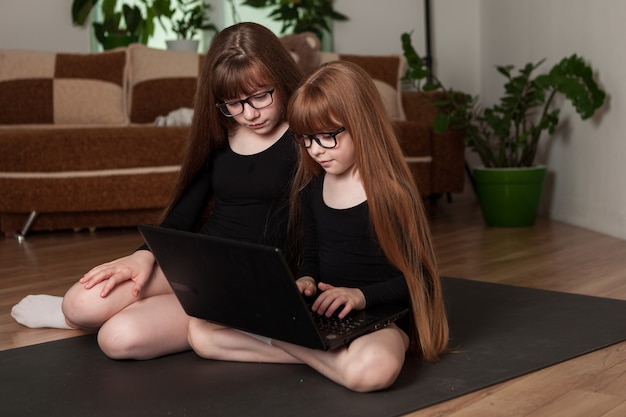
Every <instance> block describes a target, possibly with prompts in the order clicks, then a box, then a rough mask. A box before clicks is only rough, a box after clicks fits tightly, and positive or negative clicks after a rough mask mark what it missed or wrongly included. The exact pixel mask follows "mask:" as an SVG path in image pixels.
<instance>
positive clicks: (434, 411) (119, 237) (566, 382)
mask: <svg viewBox="0 0 626 417" xmlns="http://www.w3.org/2000/svg"><path fill="white" fill-rule="evenodd" d="M432 231H433V234H434V238H435V244H436V248H437V253H438V257H439V263H440V269H441V272H442V274H443V275H447V276H453V277H460V278H468V279H474V280H481V281H489V282H500V283H506V284H512V285H520V286H527V287H534V288H542V289H550V290H557V291H564V292H571V293H578V294H586V295H595V296H601V297H609V298H617V299H624V300H626V241H623V240H619V239H615V238H612V237H609V236H606V235H602V234H598V233H594V232H591V231H588V230H583V229H580V228H576V227H572V226H569V225H566V224H562V223H558V222H554V221H549V220H547V219H539V220H538V222H537V224H536V225H535V226H534V227H530V228H519V229H495V228H487V227H485V226H484V225H483V222H482V218H481V215H480V211H479V208H478V206H477V203H476V202H475V199H474V196H473V195H472V194H471V192H466V193H464V194H463V195H456V196H454V197H453V201H452V202H451V203H448V202H446V201H445V200H442V201H440V202H439V203H438V207H437V209H436V210H435V212H434V213H433V216H432ZM140 242H141V240H140V237H139V236H138V234H137V232H135V231H134V230H99V231H96V232H94V233H90V232H87V231H83V232H78V233H74V232H55V233H33V234H31V235H29V236H28V237H27V239H26V241H25V242H24V243H22V244H20V243H18V242H17V241H16V240H13V239H9V238H0V350H4V349H10V348H14V347H19V346H26V345H30V344H35V343H41V342H45V341H50V340H56V339H60V338H65V337H71V336H76V335H79V334H82V333H81V332H78V331H67V330H65V331H64V330H48V329H44V330H42V329H39V330H37V329H26V328H24V327H22V326H20V325H18V324H16V323H15V322H14V321H13V320H12V318H11V317H10V315H9V311H10V308H11V306H12V305H13V304H15V303H16V302H17V301H19V300H20V299H21V298H22V297H23V296H25V295H27V294H36V293H47V294H55V295H63V293H64V292H65V290H66V289H67V288H68V287H69V286H70V285H71V284H72V283H73V282H75V281H76V280H77V279H78V278H79V277H80V276H81V275H82V274H83V273H84V272H85V271H86V270H88V269H89V268H90V267H92V266H94V265H97V264H99V263H101V262H105V261H108V260H111V259H114V258H117V257H119V256H122V255H125V254H127V253H128V252H130V251H132V250H134V249H135V248H136V247H137V246H138V245H139V244H140ZM476 308H480V306H476ZM615 319H616V320H624V319H626V318H624V317H616V318H615ZM425 416H453V417H466V416H480V417H489V416H498V417H500V416H507V417H511V416H526V417H534V416H550V417H552V416H568V417H571V416H581V417H595V416H598V417H599V416H603V417H623V416H626V343H621V344H617V345H614V346H611V347H608V348H606V349H603V350H600V351H597V352H594V353H591V354H588V355H585V356H582V357H580V358H577V359H573V360H570V361H567V362H564V363H562V364H558V365H555V366H552V367H549V368H547V369H544V370H541V371H538V372H535V373H532V374H530V375H527V376H524V377H520V378H517V379H514V380H511V381H508V382H505V383H502V384H500V385H496V386H493V387H490V388H487V389H484V390H482V391H479V392H476V393H473V394H469V395H466V396H463V397H460V398H457V399H454V400H451V401H448V402H445V403H442V404H439V405H436V406H433V407H430V408H427V409H424V410H420V411H417V412H414V413H411V414H410V415H409V417H425Z"/></svg>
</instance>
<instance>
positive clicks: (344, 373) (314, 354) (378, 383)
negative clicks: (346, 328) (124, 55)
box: [272, 325, 409, 392]
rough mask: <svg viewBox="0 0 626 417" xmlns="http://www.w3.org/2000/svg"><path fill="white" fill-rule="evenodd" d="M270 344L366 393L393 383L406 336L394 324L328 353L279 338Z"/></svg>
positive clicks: (353, 388) (406, 343) (405, 345)
mask: <svg viewBox="0 0 626 417" xmlns="http://www.w3.org/2000/svg"><path fill="white" fill-rule="evenodd" d="M272 345H274V346H277V347H280V348H281V349H283V350H284V351H285V352H287V353H289V354H290V355H292V356H294V357H295V358H297V359H299V360H300V361H302V362H303V363H306V364H307V365H309V366H310V367H312V368H313V369H315V370H317V371H318V372H319V373H321V374H322V375H324V376H326V377H327V378H329V379H331V380H333V381H335V382H336V383H338V384H340V385H343V386H344V387H346V388H349V389H351V390H353V391H358V392H369V391H376V390H381V389H384V388H387V387H389V386H390V385H391V384H393V382H394V381H395V380H396V378H397V377H398V375H399V374H400V370H401V369H402V366H403V364H404V356H405V352H406V350H407V348H408V345H409V339H408V337H407V335H406V334H405V333H404V332H403V331H402V330H400V329H399V328H398V327H397V326H396V325H392V326H389V327H387V328H384V329H381V330H378V331H376V332H373V333H370V334H367V335H365V336H361V337H359V338H358V339H356V340H355V341H353V342H352V343H351V344H350V345H349V346H348V347H345V348H341V349H337V350H333V351H330V352H329V351H322V350H315V349H309V348H306V347H303V346H297V345H293V344H290V343H286V342H281V341H279V340H272Z"/></svg>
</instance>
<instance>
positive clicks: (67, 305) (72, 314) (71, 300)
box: [61, 284, 106, 329]
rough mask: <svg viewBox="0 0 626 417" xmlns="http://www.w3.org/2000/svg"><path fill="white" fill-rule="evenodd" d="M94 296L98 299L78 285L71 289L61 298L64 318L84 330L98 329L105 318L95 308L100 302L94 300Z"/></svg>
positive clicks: (96, 295)
mask: <svg viewBox="0 0 626 417" xmlns="http://www.w3.org/2000/svg"><path fill="white" fill-rule="evenodd" d="M94 295H95V297H98V298H100V296H99V295H98V294H97V293H96V292H93V293H92V292H91V291H87V290H85V289H84V288H83V286H82V285H80V284H76V285H74V286H73V287H71V288H70V289H69V290H68V291H67V293H66V294H65V296H64V297H63V304H62V305H61V308H62V310H63V315H64V316H65V318H66V319H67V320H68V321H69V322H71V323H73V324H75V325H76V326H78V327H81V328H84V329H97V328H98V327H100V326H101V325H102V323H104V321H105V320H106V318H104V317H103V316H102V313H101V312H100V311H99V309H98V308H97V305H98V304H99V303H98V302H99V301H100V300H94Z"/></svg>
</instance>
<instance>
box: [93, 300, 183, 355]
mask: <svg viewBox="0 0 626 417" xmlns="http://www.w3.org/2000/svg"><path fill="white" fill-rule="evenodd" d="M188 323H189V316H187V314H185V311H184V310H183V308H182V307H181V305H180V303H179V302H178V299H177V298H176V296H175V295H174V294H165V295H156V296H153V297H147V298H144V299H142V300H139V301H136V302H134V303H132V304H130V305H129V306H128V307H126V308H124V309H123V310H122V311H120V312H119V313H117V314H115V315H114V316H113V317H111V319H109V320H108V321H106V322H105V323H104V324H103V325H102V327H101V328H100V331H99V332H98V343H99V344H100V348H101V349H102V351H103V352H104V353H105V354H106V355H107V356H109V357H110V358H112V359H139V360H145V359H153V358H157V357H159V356H163V355H167V354H171V353H177V352H182V351H185V350H189V348H190V347H189V343H188V342H187V328H188Z"/></svg>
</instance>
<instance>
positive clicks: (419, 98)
mask: <svg viewBox="0 0 626 417" xmlns="http://www.w3.org/2000/svg"><path fill="white" fill-rule="evenodd" d="M444 94H445V93H443V92H441V91H435V92H428V93H423V92H404V93H402V104H403V106H404V113H405V114H406V118H407V120H410V121H413V122H416V123H418V124H420V125H424V126H427V127H428V129H430V131H431V138H432V145H431V146H432V157H433V161H432V172H433V175H432V178H433V179H432V189H431V192H432V193H433V194H439V193H449V192H461V191H463V185H464V183H465V170H464V168H465V144H464V142H463V132H460V131H448V132H445V133H442V134H438V133H435V132H434V131H433V122H434V119H435V116H436V115H437V112H438V111H439V110H438V109H437V107H436V106H435V102H436V101H437V100H440V99H442V98H443V95H444Z"/></svg>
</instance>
